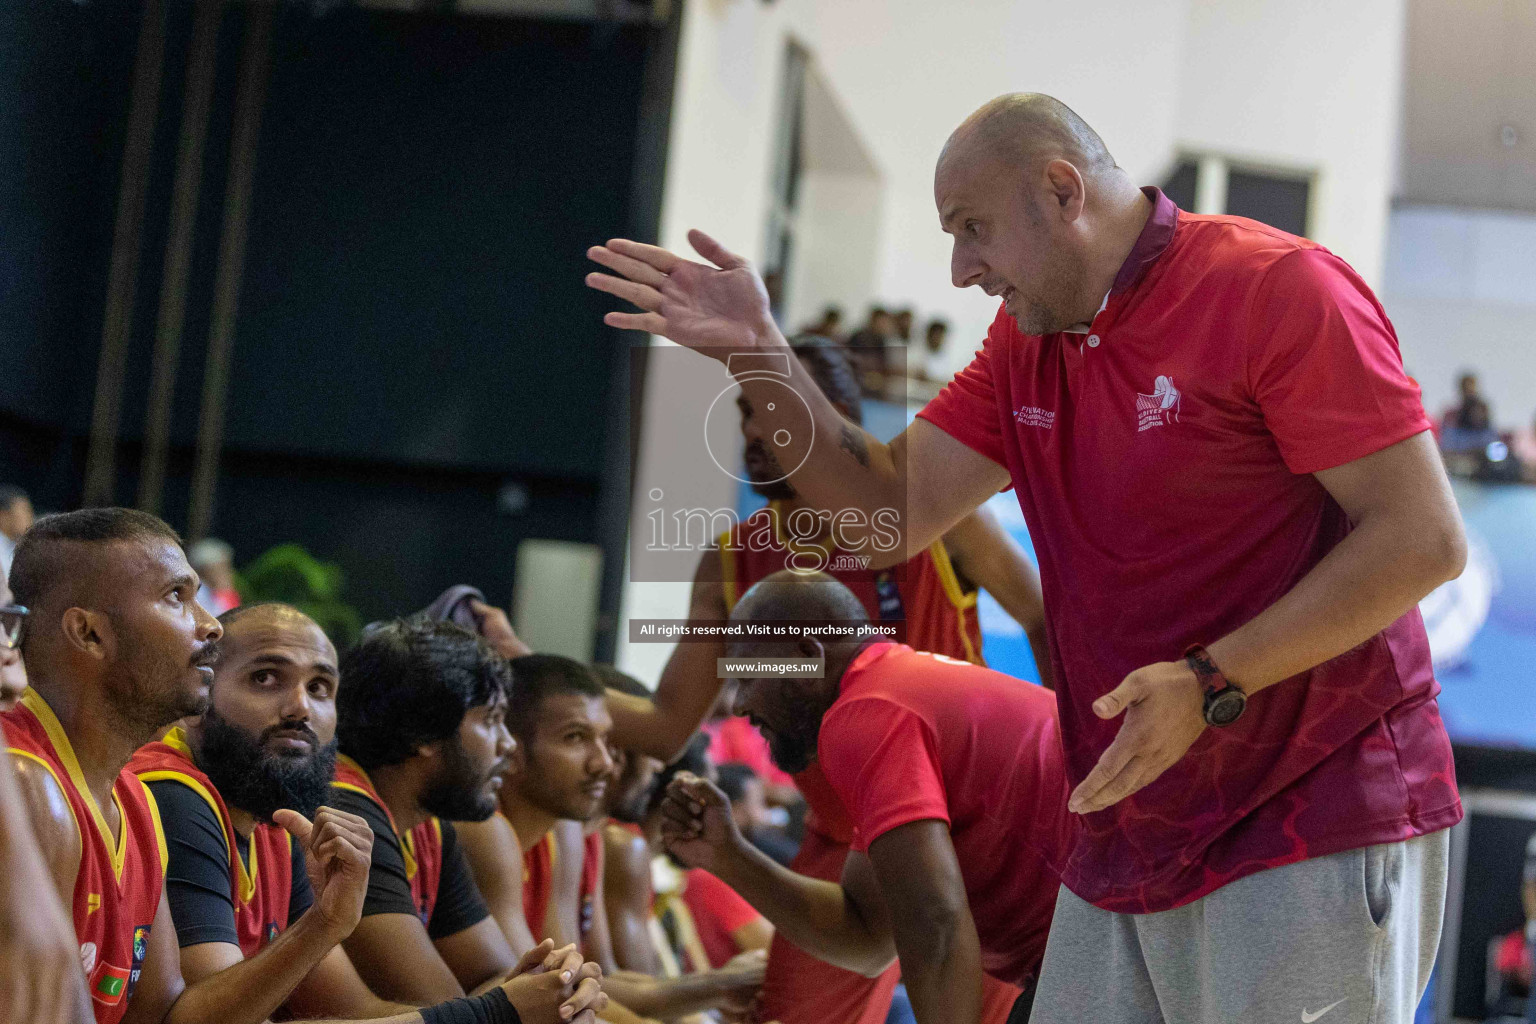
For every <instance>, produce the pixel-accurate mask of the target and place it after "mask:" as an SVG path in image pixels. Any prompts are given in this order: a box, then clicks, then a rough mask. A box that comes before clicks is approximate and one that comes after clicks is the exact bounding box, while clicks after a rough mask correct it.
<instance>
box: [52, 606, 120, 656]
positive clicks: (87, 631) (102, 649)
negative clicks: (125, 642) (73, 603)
mask: <svg viewBox="0 0 1536 1024" xmlns="http://www.w3.org/2000/svg"><path fill="white" fill-rule="evenodd" d="M59 627H60V630H61V631H62V632H63V634H64V642H65V643H67V644H69V646H71V647H73V648H74V649H75V650H77V651H80V652H81V653H82V654H86V655H89V656H90V657H92V658H95V659H96V660H97V661H102V660H104V659H106V658H109V657H111V655H112V652H113V650H114V649H115V648H116V646H117V637H116V636H115V635H114V634H113V632H112V622H111V620H110V619H109V618H108V617H107V616H106V614H105V613H103V612H93V611H88V610H87V609H85V608H79V607H75V608H67V609H65V611H64V614H63V615H61V616H60V617H59Z"/></svg>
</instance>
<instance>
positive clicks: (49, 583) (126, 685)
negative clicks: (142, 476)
mask: <svg viewBox="0 0 1536 1024" xmlns="http://www.w3.org/2000/svg"><path fill="white" fill-rule="evenodd" d="M10 584H11V589H12V590H13V591H14V592H15V596H16V600H17V601H19V602H20V603H22V604H24V605H26V606H27V607H29V608H30V609H31V615H30V616H29V618H28V623H27V630H26V633H25V635H24V636H23V638H22V653H23V655H24V656H25V658H26V662H27V669H28V674H29V676H30V681H31V688H30V689H29V690H28V691H27V692H26V694H25V696H23V698H22V701H21V704H20V706H18V707H17V708H15V709H14V710H12V711H9V712H6V713H5V714H4V715H3V716H0V719H3V721H4V726H5V732H6V739H7V741H8V743H9V745H10V749H11V752H12V754H13V756H14V759H15V761H14V767H15V768H16V776H17V781H18V782H19V784H20V789H21V792H22V795H23V799H24V803H25V804H26V807H27V812H28V817H29V819H30V824H31V826H32V831H33V833H34V834H35V836H36V837H37V840H38V847H39V848H40V849H41V851H42V852H43V855H44V857H45V858H46V862H47V867H48V869H49V870H50V871H51V873H52V876H53V882H54V887H55V890H56V892H57V893H58V896H59V898H60V899H61V900H63V901H65V902H66V903H67V904H68V905H69V906H70V908H71V911H72V916H73V923H74V930H75V939H76V941H77V942H78V943H79V951H80V963H81V966H82V967H83V969H84V971H85V976H86V987H87V990H88V991H89V993H90V998H91V1008H92V1010H93V1012H94V1015H95V1017H96V1020H97V1021H98V1024H117V1022H118V1021H121V1020H124V1019H125V1018H126V1019H128V1020H130V1021H131V1022H132V1024H141V1022H157V1021H158V1022H170V1024H180V1022H199V1024H202V1022H206V1021H218V1022H220V1024H259V1022H261V1021H264V1020H266V1019H267V1017H268V1016H269V1015H270V1014H271V1013H272V1012H273V1011H274V1010H276V1009H277V1008H278V1007H279V1006H280V1005H282V1003H283V1000H285V999H286V998H287V997H288V993H289V992H290V991H291V990H292V988H293V986H294V985H296V984H298V982H299V981H300V980H302V979H303V978H304V976H305V975H307V974H308V973H309V971H310V970H311V969H312V968H313V967H314V965H315V964H317V963H318V962H319V961H320V960H321V959H322V958H323V957H324V956H325V954H326V952H327V951H329V950H330V948H331V947H332V946H334V945H336V943H337V942H339V941H341V940H342V939H343V938H345V937H346V936H347V934H348V933H349V932H350V931H351V930H352V927H353V926H354V925H355V924H356V923H357V915H358V913H359V911H360V909H361V904H362V898H363V892H364V888H365V885H366V882H367V876H368V850H367V847H366V845H359V844H357V842H356V840H355V837H354V836H353V834H352V833H351V831H350V830H348V829H346V828H344V827H342V825H341V823H339V822H336V821H327V822H325V823H324V824H322V825H320V826H318V827H311V824H310V822H308V821H307V820H305V819H304V818H303V817H302V816H301V815H299V814H297V813H295V812H292V811H284V812H281V814H282V824H283V826H284V827H285V828H287V829H288V830H289V831H291V832H292V833H293V834H294V837H295V838H296V839H297V840H298V841H299V843H300V844H302V845H303V846H304V848H305V855H306V856H307V857H309V858H311V859H313V860H314V861H315V862H316V864H317V866H318V869H319V870H317V872H316V875H317V877H320V878H322V879H323V884H322V886H321V888H320V890H319V892H318V893H317V894H316V900H315V904H316V907H317V908H319V911H320V912H318V913H312V914H308V915H305V918H304V920H302V921H300V922H298V923H297V924H295V926H294V927H293V928H290V929H289V930H288V935H287V936H286V937H285V938H286V941H285V942H283V943H281V946H280V948H278V950H277V952H276V953H275V954H274V955H272V956H269V957H266V958H264V959H263V960H262V962H260V963H252V964H250V965H248V969H247V970H242V971H233V972H230V971H226V972H220V973H219V974H215V975H212V976H210V977H207V978H202V979H200V980H197V981H193V982H191V983H188V982H187V981H185V980H184V979H183V977H182V973H181V958H180V956H179V952H178V949H177V942H176V929H175V925H174V924H173V923H172V918H171V912H170V907H169V905H168V903H167V901H166V899H165V895H164V892H163V889H164V881H165V863H166V857H167V850H166V845H165V837H164V835H163V834H162V833H161V828H160V816H159V810H158V808H157V807H156V804H155V800H154V797H153V796H152V795H151V794H150V793H149V791H148V790H147V789H146V788H145V786H144V784H143V783H142V782H140V781H139V779H138V777H137V776H135V775H134V774H133V773H131V772H129V771H127V766H128V762H129V760H130V759H131V758H132V756H133V752H134V751H135V750H136V749H138V748H139V747H140V746H142V745H144V744H145V743H147V742H149V741H150V740H152V739H153V738H154V737H155V736H156V735H157V734H158V733H159V732H160V731H161V730H162V729H164V728H166V727H167V726H169V725H171V724H173V723H174V722H175V721H176V720H177V719H179V718H182V717H184V716H187V715H195V714H199V713H201V712H202V710H203V709H204V707H206V705H207V702H208V688H209V682H210V681H211V680H212V678H213V670H212V668H211V667H210V666H211V665H212V663H213V660H214V658H215V656H216V654H217V650H218V646H217V645H218V640H219V637H220V636H221V635H222V632H223V631H222V629H221V627H220V626H219V624H218V622H216V621H215V620H214V619H213V618H212V617H210V616H209V615H208V613H207V612H205V611H204V610H203V609H202V608H201V607H199V606H198V604H197V602H196V600H195V599H194V597H193V595H194V594H196V593H197V587H198V580H197V574H196V573H194V572H193V571H192V568H191V567H190V566H189V565H188V564H187V560H186V557H185V556H184V555H183V554H182V550H181V541H180V538H179V537H177V536H176V534H175V532H174V531H172V530H171V528H170V527H168V526H166V525H165V524H164V523H162V522H161V521H160V520H158V519H156V518H155V517H154V516H151V515H147V514H145V513H143V512H137V511H133V510H131V509H116V508H93V509H84V510H81V511H78V512H67V513H63V514H61V515H56V516H48V517H46V518H44V519H41V520H39V521H38V522H37V523H36V525H34V526H33V527H32V529H31V530H29V531H28V532H27V534H26V535H25V536H24V537H23V538H22V541H21V544H20V545H19V546H18V547H17V549H16V558H15V561H14V562H13V563H12V566H11V574H10ZM412 1019H417V1020H419V1015H415V1014H413V1015H411V1016H410V1017H407V1018H404V1020H412Z"/></svg>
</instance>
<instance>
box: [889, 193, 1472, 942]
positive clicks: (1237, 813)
mask: <svg viewBox="0 0 1536 1024" xmlns="http://www.w3.org/2000/svg"><path fill="white" fill-rule="evenodd" d="M1144 191H1145V192H1146V193H1147V195H1148V197H1149V198H1150V199H1152V201H1153V203H1154V210H1153V213H1152V215H1151V217H1150V218H1149V219H1148V221H1147V224H1146V227H1145V229H1144V230H1143V231H1142V233H1141V237H1140V239H1139V240H1138V241H1137V243H1136V246H1135V248H1134V249H1133V250H1132V251H1131V254H1130V256H1129V258H1128V259H1127V260H1126V262H1125V265H1124V266H1123V267H1122V268H1121V271H1120V274H1119V276H1118V277H1117V279H1116V280H1115V283H1114V287H1113V289H1112V291H1111V292H1110V294H1109V297H1108V300H1107V302H1106V304H1105V306H1104V307H1103V308H1102V309H1101V310H1100V312H1099V313H1098V315H1097V316H1096V317H1095V318H1094V320H1093V323H1092V324H1091V325H1090V333H1088V334H1074V333H1061V334H1050V335H1045V336H1027V335H1024V334H1022V333H1021V332H1020V331H1019V329H1018V326H1017V325H1016V324H1015V322H1014V321H1013V319H1012V318H1011V317H1009V316H1008V315H1007V314H1006V312H1002V311H1000V312H999V313H998V316H997V319H996V320H995V321H994V322H993V324H992V328H991V330H989V331H988V333H987V340H986V342H985V344H984V346H983V347H982V349H981V351H979V352H978V353H977V354H976V357H975V360H974V361H973V362H972V363H971V365H970V366H969V367H967V368H966V369H965V370H963V371H962V372H961V373H960V374H959V375H958V376H956V377H955V379H954V380H953V381H951V382H950V383H949V385H947V386H946V387H945V389H944V391H943V392H942V393H941V394H940V395H939V396H938V397H937V398H935V399H934V400H933V401H932V402H931V403H929V405H928V406H927V408H925V409H924V410H923V411H922V412H921V413H920V415H921V416H923V418H925V419H927V420H929V421H930V422H932V423H933V424H934V425H936V426H938V427H939V428H940V429H941V430H943V431H945V432H946V433H948V434H950V435H952V436H953V437H955V438H957V439H959V440H960V441H962V442H964V443H965V444H966V445H968V446H969V447H971V448H973V449H975V450H976V451H978V452H980V453H981V454H983V455H985V456H987V457H988V458H989V459H992V460H993V461H994V462H997V463H999V464H1000V465H1003V466H1006V467H1007V468H1008V470H1009V473H1010V474H1011V476H1012V479H1013V486H1014V489H1015V491H1016V492H1017V495H1018V499H1019V505H1020V507H1022V509H1023V510H1024V516H1025V519H1026V520H1027V521H1028V524H1029V532H1030V537H1031V539H1032V540H1033V541H1034V544H1035V550H1036V553H1037V554H1038V555H1039V560H1040V577H1041V582H1042V585H1043V587H1044V591H1045V601H1046V607H1048V608H1049V609H1050V610H1051V614H1050V616H1049V617H1048V619H1047V625H1048V629H1049V636H1050V649H1051V660H1052V665H1053V667H1054V669H1055V678H1056V687H1057V691H1058V693H1059V695H1060V701H1061V730H1062V735H1063V745H1064V747H1065V750H1066V755H1067V765H1068V771H1069V774H1070V777H1071V780H1072V783H1073V784H1074V785H1076V784H1077V783H1079V782H1081V781H1082V779H1083V777H1084V776H1085V775H1087V774H1088V772H1089V770H1090V769H1092V768H1093V766H1094V765H1095V764H1096V763H1097V762H1098V759H1099V755H1100V754H1102V753H1103V752H1104V749H1105V748H1106V747H1108V746H1109V744H1110V741H1111V740H1113V739H1114V737H1115V733H1116V732H1117V731H1118V730H1119V728H1120V723H1121V721H1122V719H1121V718H1116V719H1113V720H1111V721H1108V722H1105V721H1101V720H1099V719H1098V718H1097V717H1096V716H1095V715H1094V714H1093V710H1092V703H1093V701H1094V700H1095V699H1097V698H1098V697H1100V696H1102V695H1103V694H1105V693H1108V692H1109V691H1110V690H1112V689H1114V688H1115V687H1116V686H1117V685H1119V683H1120V681H1121V680H1122V679H1123V678H1124V677H1125V676H1126V675H1127V674H1128V673H1130V672H1131V671H1133V670H1135V669H1137V668H1140V667H1142V666H1144V665H1148V664H1151V663H1153V662H1158V661H1171V660H1175V659H1177V658H1178V657H1179V655H1180V653H1181V652H1182V651H1183V649H1184V648H1185V647H1186V646H1187V645H1188V644H1190V643H1194V642H1201V643H1210V642H1211V641H1214V640H1216V639H1218V638H1220V637H1222V636H1225V635H1226V634H1227V633H1230V632H1231V631H1233V630H1234V629H1236V628H1237V627H1239V626H1241V625H1243V624H1244V623H1246V622H1248V621H1249V620H1251V619H1252V618H1253V617H1254V616H1256V615H1258V614H1259V613H1260V612H1262V611H1263V610H1264V609H1266V608H1268V607H1269V606H1270V605H1272V604H1273V603H1274V602H1275V601H1276V600H1278V599H1279V598H1280V597H1281V596H1282V595H1283V594H1285V593H1286V592H1287V591H1288V590H1290V589H1291V587H1293V586H1294V585H1295V584H1296V582H1297V581H1298V580H1300V579H1301V578H1302V577H1303V576H1304V575H1306V573H1307V572H1308V571H1309V570H1311V568H1312V567H1313V566H1314V565H1316V564H1317V563H1318V562H1319V561H1320V560H1321V559H1322V558H1323V556H1324V555H1326V554H1327V553H1328V552H1329V551H1330V550H1331V549H1332V548H1333V546H1334V545H1336V544H1337V543H1339V541H1341V540H1342V539H1343V538H1344V536H1345V535H1346V534H1347V533H1348V532H1349V528H1350V527H1349V522H1348V519H1347V518H1346V517H1345V515H1344V513H1343V511H1342V510H1341V509H1340V508H1339V506H1338V504H1337V503H1335V502H1334V501H1333V499H1332V498H1331V497H1330V496H1329V495H1328V492H1327V491H1326V490H1324V488H1323V486H1322V485H1321V484H1320V483H1318V482H1317V480H1316V478H1315V477H1313V476H1312V474H1313V473H1316V472H1318V471H1319V470H1323V469H1328V468H1331V467H1334V466H1339V465H1342V464H1343V463H1346V462H1350V461H1352V460H1355V459H1358V458H1361V457H1363V456H1366V455H1369V454H1371V453H1373V452H1376V451H1379V450H1381V449H1382V448H1385V447H1387V446H1388V445H1391V444H1395V443H1396V442H1398V441H1401V440H1404V439H1405V438H1408V437H1411V436H1412V435H1414V434H1417V433H1419V432H1420V431H1423V430H1427V429H1429V421H1428V419H1427V418H1426V417H1425V415H1424V410H1423V407H1422V406H1421V404H1420V401H1419V390H1418V387H1417V386H1416V385H1414V384H1413V382H1412V381H1410V380H1409V379H1408V378H1407V377H1406V376H1405V375H1404V373H1403V366H1402V357H1401V356H1400V354H1399V353H1398V347H1397V338H1396V335H1395V334H1394V333H1393V331H1392V325H1391V324H1390V323H1389V322H1388V321H1387V317H1386V314H1385V313H1384V312H1383V311H1382V308H1381V306H1380V304H1378V303H1377V301H1376V299H1375V297H1374V296H1373V295H1372V294H1371V291H1370V289H1369V288H1367V287H1366V285H1365V283H1364V282H1363V281H1361V280H1360V278H1359V277H1358V276H1356V274H1355V273H1354V271H1352V270H1351V269H1350V268H1349V266H1348V265H1347V264H1345V263H1344V261H1343V260H1340V259H1339V258H1338V257H1336V256H1334V255H1333V254H1332V253H1330V252H1329V251H1328V250H1326V249H1324V248H1322V247H1321V246H1318V245H1315V244H1313V243H1312V242H1309V241H1307V240H1305V239H1301V238H1296V237H1294V236H1292V235H1288V234H1285V233H1284V232H1282V231H1277V230H1275V229H1273V228H1269V227H1266V226H1264V225H1262V224H1258V223H1256V222H1254V221H1250V220H1245V219H1243V218H1240V217H1208V216H1196V215H1192V214H1188V213H1184V212H1182V211H1180V210H1179V209H1178V208H1177V207H1175V206H1174V205H1173V203H1172V202H1171V201H1170V200H1169V199H1168V198H1167V197H1165V196H1164V195H1163V194H1162V193H1161V192H1159V191H1158V190H1156V189H1146V190H1144ZM1438 692H1439V686H1438V684H1436V682H1435V678H1434V675H1433V674H1432V672H1431V670H1430V658H1429V646H1428V643H1427V641H1426V639H1425V635H1424V625H1423V622H1422V620H1421V619H1420V618H1419V613H1418V611H1417V610H1416V609H1415V610H1413V611H1410V612H1409V613H1408V614H1406V615H1404V616H1403V617H1402V618H1401V619H1399V620H1398V621H1396V622H1394V623H1393V624H1392V625H1390V626H1388V627H1387V628H1386V629H1385V630H1383V631H1382V632H1381V633H1379V634H1378V635H1376V636H1375V637H1373V638H1372V639H1370V640H1368V641H1366V642H1365V643H1363V644H1361V645H1360V646H1358V647H1356V648H1355V649H1354V650H1351V651H1349V652H1347V653H1345V654H1343V655H1340V656H1339V657H1337V658H1334V659H1333V660H1332V661H1329V662H1326V663H1324V664H1322V665H1319V666H1318V667H1317V668H1314V669H1312V670H1311V671H1309V672H1304V673H1302V674H1301V675H1299V676H1297V677H1296V678H1294V679H1289V680H1286V681H1284V682H1282V683H1279V684H1277V685H1275V686H1272V687H1270V688H1268V689H1266V690H1264V691H1263V692H1261V693H1259V694H1257V695H1256V696H1255V697H1254V699H1253V700H1252V701H1250V702H1249V705H1248V712H1247V714H1246V715H1244V716H1243V718H1242V719H1240V720H1239V721H1238V722H1237V723H1236V724H1235V725H1233V726H1230V727H1228V728H1225V729H1207V730H1206V731H1205V732H1204V733H1203V734H1202V735H1201V737H1200V738H1199V739H1198V740H1197V741H1196V742H1195V745H1194V746H1193V747H1191V748H1190V750H1189V753H1188V754H1187V755H1186V756H1185V757H1184V758H1183V759H1182V760H1181V761H1180V762H1179V763H1178V764H1176V765H1174V766H1173V767H1172V768H1170V769H1169V770H1168V771H1167V772H1165V773H1164V774H1163V775H1162V776H1161V777H1160V778H1159V779H1157V780H1156V781H1155V782H1153V783H1152V784H1151V785H1149V786H1147V787H1146V788H1145V789H1143V790H1141V791H1140V792H1139V793H1137V794H1135V795H1134V796H1132V797H1130V798H1128V799H1126V800H1123V801H1121V802H1120V803H1119V804H1117V805H1115V806H1114V807H1111V808H1108V809H1106V810H1104V811H1100V812H1098V813H1096V814H1091V815H1088V816H1086V819H1085V821H1084V822H1083V832H1082V834H1081V837H1080V840H1079V843H1078V845H1077V848H1076V850H1075V852H1074V854H1073V856H1072V858H1071V860H1070V861H1069V863H1068V865H1067V870H1066V873H1065V875H1064V876H1063V881H1064V882H1065V884H1066V885H1067V886H1068V887H1069V888H1071V889H1072V891H1073V892H1075V893H1077V894H1078V895H1079V896H1081V897H1083V898H1084V899H1086V900H1088V901H1089V902H1092V903H1094V904H1096V905H1098V906H1100V907H1102V908H1104V909H1106V910H1112V911H1121V912H1129V913H1140V912H1150V911H1158V910H1166V909H1169V908H1172V907H1177V906H1180V905H1182V904H1185V903H1188V902H1190V901H1192V900H1195V899H1197V898H1199V897H1201V896H1204V895H1205V894H1207V893H1209V892H1211V891H1213V890H1215V889H1217V888H1219V887H1220V886H1222V885H1224V884H1226V883H1227V882H1230V881H1232V880H1234V879H1237V878H1240V877H1242V876H1244V875H1247V874H1251V873H1253V872H1255V871H1259V870H1262V869H1264V868H1270V867H1278V866H1280V865H1282V864H1288V863H1291V862H1294V861H1299V860H1304V859H1307V858H1309V857H1318V856H1322V855H1324V854H1329V853H1335V852H1338V851H1341V850H1346V849H1351V848H1354V847H1359V846H1365V845H1370V844H1374V843H1381V842H1390V841H1394V840H1401V839H1407V838H1410V837H1412V836H1416V835H1421V834H1424V833H1427V832H1432V831H1435V830H1437V829H1441V828H1445V827H1447V826H1449V825H1452V824H1454V823H1455V822H1457V821H1458V820H1460V818H1461V803H1460V800H1459V799H1458V797H1457V794H1456V783H1455V775H1454V772H1453V769H1452V765H1451V748H1450V742H1449V740H1448V739H1447V737H1446V735H1445V729H1444V726H1443V725H1442V724H1441V721H1440V713H1439V709H1438V707H1437V705H1436V703H1435V699H1434V698H1435V695H1436V694H1437V693H1438Z"/></svg>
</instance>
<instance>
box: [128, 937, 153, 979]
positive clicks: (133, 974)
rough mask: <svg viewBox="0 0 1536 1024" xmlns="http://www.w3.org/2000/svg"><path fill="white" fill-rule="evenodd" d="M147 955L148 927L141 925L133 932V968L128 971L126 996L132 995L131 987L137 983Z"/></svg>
mask: <svg viewBox="0 0 1536 1024" xmlns="http://www.w3.org/2000/svg"><path fill="white" fill-rule="evenodd" d="M148 953H149V925H147V924H141V925H139V926H138V927H137V928H135V929H134V930H133V967H132V968H131V969H130V970H129V971H128V993H127V994H128V995H133V986H135V985H137V984H138V983H139V975H140V974H141V973H143V970H144V957H145V955H146V954H148Z"/></svg>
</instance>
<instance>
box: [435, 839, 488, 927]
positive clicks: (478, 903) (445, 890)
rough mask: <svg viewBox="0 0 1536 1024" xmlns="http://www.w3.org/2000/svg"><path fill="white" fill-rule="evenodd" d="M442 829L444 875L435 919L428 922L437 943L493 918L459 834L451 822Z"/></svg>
mask: <svg viewBox="0 0 1536 1024" xmlns="http://www.w3.org/2000/svg"><path fill="white" fill-rule="evenodd" d="M442 828H443V874H442V877H441V878H440V879H439V880H438V883H437V903H436V904H435V905H434V906H433V907H432V920H430V921H428V922H427V934H428V935H429V936H431V938H432V939H433V940H434V941H436V940H437V939H446V938H448V936H450V935H457V934H459V932H462V931H463V930H464V929H466V928H473V927H474V926H475V925H477V924H479V923H480V922H481V921H484V920H485V919H486V918H487V917H490V916H491V908H490V907H488V906H486V903H485V897H483V896H481V895H480V887H479V886H477V885H476V884H475V876H474V875H473V874H471V873H470V870H469V859H468V858H467V857H465V856H464V848H463V847H462V846H460V845H459V834H458V832H457V831H455V830H454V827H453V825H452V824H450V823H449V822H446V821H445V822H442Z"/></svg>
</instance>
